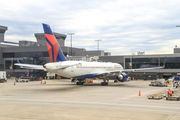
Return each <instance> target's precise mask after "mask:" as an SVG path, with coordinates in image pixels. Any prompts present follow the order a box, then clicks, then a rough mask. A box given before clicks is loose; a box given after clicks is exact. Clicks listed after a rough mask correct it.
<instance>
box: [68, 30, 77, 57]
mask: <svg viewBox="0 0 180 120" xmlns="http://www.w3.org/2000/svg"><path fill="white" fill-rule="evenodd" d="M74 34H75V33H67V35H70V36H71V54H70V55H71V56H72V35H74Z"/></svg>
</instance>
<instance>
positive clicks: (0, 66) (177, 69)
mask: <svg viewBox="0 0 180 120" xmlns="http://www.w3.org/2000/svg"><path fill="white" fill-rule="evenodd" d="M7 29H8V28H7V27H5V26H0V42H1V44H0V70H5V71H7V74H8V75H10V76H17V75H18V74H20V73H24V72H26V71H27V70H25V69H21V68H20V67H19V66H15V65H14V63H17V59H18V60H19V61H20V62H21V63H24V64H25V63H26V64H37V65H43V64H45V63H47V62H50V59H49V54H48V50H47V45H46V40H45V36H44V33H35V34H34V35H35V38H36V40H37V42H32V41H26V40H24V41H19V43H13V42H8V41H5V40H4V34H5V32H6V30H7ZM54 35H55V37H56V39H57V41H58V42H59V44H60V46H61V49H62V51H63V53H64V55H65V56H67V58H68V59H69V60H86V61H101V62H116V63H119V64H121V65H122V66H123V67H124V68H125V69H132V68H133V69H137V68H145V67H155V66H162V65H163V62H164V59H165V57H166V66H165V68H164V69H157V70H146V71H138V72H133V73H128V74H129V76H130V77H131V79H145V80H147V79H157V78H166V77H170V76H174V75H177V73H180V48H174V53H173V54H159V55H145V54H138V55H117V56H115V55H113V56H112V55H111V53H110V52H104V51H103V50H94V51H87V50H86V49H84V48H75V47H72V48H71V47H68V46H65V40H66V37H67V36H66V35H65V34H60V33H54ZM29 71H30V73H32V74H35V75H37V76H42V77H45V76H46V72H44V71H38V70H29Z"/></svg>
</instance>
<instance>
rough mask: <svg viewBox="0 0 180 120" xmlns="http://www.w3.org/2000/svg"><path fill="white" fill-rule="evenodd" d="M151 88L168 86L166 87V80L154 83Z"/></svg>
mask: <svg viewBox="0 0 180 120" xmlns="http://www.w3.org/2000/svg"><path fill="white" fill-rule="evenodd" d="M149 86H160V87H167V86H168V85H166V81H165V80H164V79H158V80H154V81H152V82H151V84H149Z"/></svg>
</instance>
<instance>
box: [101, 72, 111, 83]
mask: <svg viewBox="0 0 180 120" xmlns="http://www.w3.org/2000/svg"><path fill="white" fill-rule="evenodd" d="M103 79H104V81H103V82H101V86H107V85H108V82H109V80H107V74H104V78H103ZM106 81H107V82H106Z"/></svg>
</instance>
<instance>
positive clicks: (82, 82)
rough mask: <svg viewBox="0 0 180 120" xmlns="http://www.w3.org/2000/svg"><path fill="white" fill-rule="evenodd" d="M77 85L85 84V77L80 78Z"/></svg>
mask: <svg viewBox="0 0 180 120" xmlns="http://www.w3.org/2000/svg"><path fill="white" fill-rule="evenodd" d="M76 85H84V79H78V81H77V82H76Z"/></svg>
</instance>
